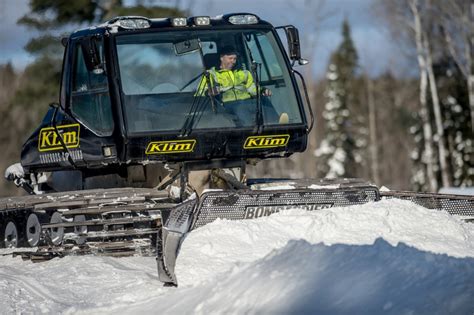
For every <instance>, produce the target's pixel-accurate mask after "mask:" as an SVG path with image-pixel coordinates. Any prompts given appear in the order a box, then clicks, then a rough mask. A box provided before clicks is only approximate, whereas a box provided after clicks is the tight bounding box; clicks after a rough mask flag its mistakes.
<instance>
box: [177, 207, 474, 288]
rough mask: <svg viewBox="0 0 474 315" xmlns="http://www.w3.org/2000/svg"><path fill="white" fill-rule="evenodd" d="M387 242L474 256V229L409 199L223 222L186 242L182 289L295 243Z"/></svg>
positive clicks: (180, 271) (180, 267) (180, 258)
mask: <svg viewBox="0 0 474 315" xmlns="http://www.w3.org/2000/svg"><path fill="white" fill-rule="evenodd" d="M378 238H383V239H384V240H386V241H387V242H388V243H390V244H391V245H393V246H396V245H397V244H398V243H399V242H403V243H405V244H407V245H409V246H413V247H415V248H417V249H419V250H423V251H429V252H432V253H437V254H448V255H450V256H453V257H474V225H472V224H467V223H461V221H459V220H458V219H456V218H454V217H452V216H450V215H449V214H447V213H445V212H440V211H432V210H428V209H426V208H423V207H420V206H417V205H414V204H413V203H411V202H409V201H403V200H383V201H380V202H374V203H370V204H366V205H362V206H352V207H347V208H332V209H324V210H318V211H314V212H308V211H304V210H290V211H283V212H280V213H277V214H274V215H272V216H270V217H265V218H260V219H256V220H246V221H227V220H218V221H215V222H213V223H211V224H208V225H206V226H204V227H202V228H199V229H196V230H195V231H193V232H192V233H190V234H189V236H188V237H187V238H186V240H185V242H184V243H183V245H182V248H181V253H180V255H179V256H178V260H177V265H176V274H177V276H178V284H179V285H180V286H189V285H195V284H196V283H199V282H205V281H212V280H210V279H212V276H213V275H215V274H218V273H224V272H226V271H228V270H230V269H231V268H233V267H234V266H237V265H239V264H242V263H248V262H252V261H255V260H257V259H261V258H263V257H264V256H266V255H268V254H269V253H270V252H271V251H272V250H274V249H278V248H282V247H283V246H285V245H286V244H287V243H288V241H290V240H298V239H304V240H306V241H308V242H309V243H311V244H317V243H324V244H326V245H332V244H353V245H365V244H373V243H374V242H375V240H376V239H378Z"/></svg>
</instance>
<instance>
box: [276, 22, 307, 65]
mask: <svg viewBox="0 0 474 315" xmlns="http://www.w3.org/2000/svg"><path fill="white" fill-rule="evenodd" d="M276 29H284V30H285V34H286V39H287V40H288V54H289V57H290V59H291V60H293V64H294V62H296V61H298V64H299V65H305V64H308V63H309V61H308V60H306V59H303V58H301V46H300V35H299V32H298V29H297V28H296V27H294V26H293V25H285V26H278V27H276Z"/></svg>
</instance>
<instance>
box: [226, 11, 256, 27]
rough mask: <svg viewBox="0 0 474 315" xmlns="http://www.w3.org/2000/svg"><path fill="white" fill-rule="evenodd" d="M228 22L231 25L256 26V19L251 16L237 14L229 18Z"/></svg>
mask: <svg viewBox="0 0 474 315" xmlns="http://www.w3.org/2000/svg"><path fill="white" fill-rule="evenodd" d="M229 22H230V23H232V24H239V25H241V24H257V23H258V18H257V17H256V16H255V15H253V14H239V15H232V16H230V17H229Z"/></svg>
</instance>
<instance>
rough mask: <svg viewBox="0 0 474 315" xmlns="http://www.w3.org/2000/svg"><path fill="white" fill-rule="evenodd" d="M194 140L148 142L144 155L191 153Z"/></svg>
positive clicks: (194, 143)
mask: <svg viewBox="0 0 474 315" xmlns="http://www.w3.org/2000/svg"><path fill="white" fill-rule="evenodd" d="M195 145H196V140H194V139H192V140H175V141H155V142H150V143H149V144H148V146H147V148H146V151H145V153H146V154H170V153H186V152H193V151H194V146H195Z"/></svg>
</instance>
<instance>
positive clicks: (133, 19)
mask: <svg viewBox="0 0 474 315" xmlns="http://www.w3.org/2000/svg"><path fill="white" fill-rule="evenodd" d="M111 26H120V27H121V28H125V29H129V30H134V29H141V28H149V27H150V26H151V21H150V20H148V19H147V18H144V17H141V16H127V17H121V18H118V19H117V20H116V21H113V23H112V24H111Z"/></svg>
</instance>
